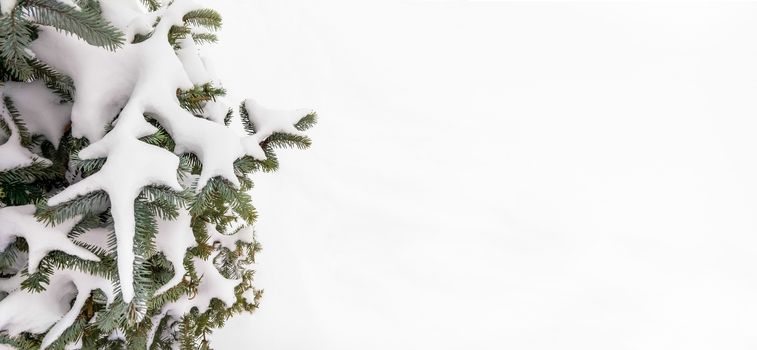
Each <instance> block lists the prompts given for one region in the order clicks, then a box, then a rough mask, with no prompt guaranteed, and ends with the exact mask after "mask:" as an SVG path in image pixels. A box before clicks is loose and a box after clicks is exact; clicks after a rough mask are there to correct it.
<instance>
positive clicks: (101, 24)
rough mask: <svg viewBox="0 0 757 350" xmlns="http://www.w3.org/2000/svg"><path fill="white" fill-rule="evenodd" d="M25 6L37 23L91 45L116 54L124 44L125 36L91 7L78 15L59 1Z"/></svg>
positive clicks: (29, 0)
mask: <svg viewBox="0 0 757 350" xmlns="http://www.w3.org/2000/svg"><path fill="white" fill-rule="evenodd" d="M23 4H24V7H25V8H26V9H27V12H28V13H29V15H30V17H31V18H32V19H33V20H34V21H35V22H36V23H39V24H42V25H48V26H52V27H55V28H57V29H60V30H62V31H65V32H68V33H71V34H74V35H77V36H79V37H80V38H82V39H84V41H86V42H87V43H89V44H91V45H94V46H101V47H104V48H107V49H109V50H115V49H117V48H119V47H121V46H122V45H123V44H124V35H123V33H121V32H120V31H119V30H118V29H117V28H116V27H114V26H112V25H110V24H109V23H107V22H106V21H104V20H103V19H102V17H101V16H100V14H99V13H97V12H96V11H93V10H92V9H91V8H89V7H85V8H82V10H81V11H79V10H77V9H76V8H74V7H72V6H70V5H67V4H64V3H61V2H59V1H57V0H23Z"/></svg>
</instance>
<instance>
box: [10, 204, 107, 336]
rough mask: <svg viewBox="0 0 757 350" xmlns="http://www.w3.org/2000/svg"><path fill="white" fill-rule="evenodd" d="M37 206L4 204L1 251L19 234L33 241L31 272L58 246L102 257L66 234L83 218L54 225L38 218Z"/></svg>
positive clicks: (73, 252) (84, 256)
mask: <svg viewBox="0 0 757 350" xmlns="http://www.w3.org/2000/svg"><path fill="white" fill-rule="evenodd" d="M34 210H35V207H34V205H24V206H14V207H5V208H0V222H2V223H3V225H2V226H0V251H2V250H5V248H6V247H8V245H9V244H10V243H13V241H14V240H15V238H16V237H23V238H24V239H25V240H26V243H27V244H28V245H29V273H34V272H36V271H37V267H38V266H39V262H40V261H41V260H42V258H44V257H45V256H46V255H47V253H49V252H51V251H56V250H57V251H61V252H64V253H66V254H69V255H75V256H78V257H80V258H82V259H84V260H92V261H100V258H98V257H97V255H95V254H93V253H91V252H90V251H89V250H87V249H84V248H82V247H80V246H78V245H76V244H74V243H73V242H71V240H69V239H68V237H67V236H66V235H67V234H68V233H69V232H70V231H71V229H72V228H73V227H74V226H75V225H76V224H77V223H78V222H79V219H77V218H75V219H69V220H67V221H65V222H62V223H60V224H58V225H56V226H52V227H50V226H47V225H46V224H44V223H41V222H39V221H37V219H36V218H35V217H34ZM0 328H2V327H0Z"/></svg>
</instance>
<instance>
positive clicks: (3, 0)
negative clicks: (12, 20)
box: [0, 0, 17, 15]
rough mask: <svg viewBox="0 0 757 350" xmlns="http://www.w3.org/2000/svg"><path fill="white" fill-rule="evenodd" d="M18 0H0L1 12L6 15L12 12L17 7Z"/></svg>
mask: <svg viewBox="0 0 757 350" xmlns="http://www.w3.org/2000/svg"><path fill="white" fill-rule="evenodd" d="M16 2H17V0H0V13H1V14H3V15H5V14H8V13H10V12H11V10H12V9H13V8H14V7H16Z"/></svg>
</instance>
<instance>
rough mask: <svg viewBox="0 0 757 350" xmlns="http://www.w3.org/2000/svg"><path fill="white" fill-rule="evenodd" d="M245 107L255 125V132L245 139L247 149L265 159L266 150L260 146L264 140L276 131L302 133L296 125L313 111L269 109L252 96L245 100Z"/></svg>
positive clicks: (249, 152) (255, 155)
mask: <svg viewBox="0 0 757 350" xmlns="http://www.w3.org/2000/svg"><path fill="white" fill-rule="evenodd" d="M244 108H245V109H246V110H247V113H248V114H249V118H250V121H251V122H252V123H253V124H254V125H255V133H254V134H253V135H250V136H247V137H246V138H245V139H244V141H243V142H244V146H245V151H246V152H247V154H249V155H251V156H253V157H255V158H257V159H265V152H263V149H262V148H260V143H261V142H263V140H265V139H267V138H268V137H269V136H271V135H272V134H273V133H275V132H282V133H288V134H294V135H302V134H303V133H302V132H300V131H299V130H297V129H296V128H295V127H294V125H295V124H297V122H299V121H300V119H302V118H303V117H305V116H307V115H308V114H310V113H313V111H312V110H309V109H296V110H276V109H269V108H267V107H264V106H262V105H260V103H258V102H257V101H255V100H254V99H251V98H249V99H246V100H245V101H244Z"/></svg>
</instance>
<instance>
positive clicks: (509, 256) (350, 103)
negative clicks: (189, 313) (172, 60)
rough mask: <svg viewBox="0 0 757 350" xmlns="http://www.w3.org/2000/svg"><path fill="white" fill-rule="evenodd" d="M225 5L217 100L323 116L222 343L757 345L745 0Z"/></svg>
mask: <svg viewBox="0 0 757 350" xmlns="http://www.w3.org/2000/svg"><path fill="white" fill-rule="evenodd" d="M214 4H216V5H215V6H217V7H218V8H219V9H220V10H221V13H222V14H223V16H224V31H223V32H222V33H220V34H219V37H220V38H221V42H220V43H219V45H218V48H217V50H218V54H215V55H214V57H215V59H216V62H215V63H216V64H215V67H216V69H217V70H218V74H219V76H221V77H222V78H223V79H224V86H225V87H226V88H227V89H228V90H229V91H230V92H232V93H236V94H239V95H240V96H246V95H247V96H254V97H255V98H256V99H258V100H260V101H265V102H266V104H270V105H282V106H287V105H288V106H308V107H313V108H314V109H315V110H316V111H318V115H319V117H320V120H319V124H318V125H317V126H316V127H315V128H313V129H312V130H308V135H309V136H310V137H311V138H312V139H313V146H312V147H311V148H310V149H309V150H307V151H304V152H301V151H283V152H280V153H279V154H278V156H279V161H280V163H281V169H280V170H279V171H278V172H276V173H273V174H263V175H258V176H256V177H255V188H254V189H253V191H252V194H253V198H254V201H255V205H256V208H257V209H258V211H259V213H260V219H259V222H258V224H257V225H256V234H257V239H258V240H259V241H260V242H261V244H262V246H263V251H262V252H261V253H260V254H259V255H258V256H257V259H256V261H257V264H256V270H257V272H256V274H255V281H256V282H255V285H256V287H257V288H261V289H265V294H264V297H263V299H262V301H261V308H260V309H259V310H258V311H256V313H255V314H253V315H251V316H244V317H238V318H234V319H231V320H229V322H228V323H227V327H226V328H224V329H221V330H218V331H215V332H214V337H213V339H212V343H213V346H214V348H216V349H218V350H235V349H266V350H292V349H309V350H352V349H361V350H379V349H380V350H385V349H392V350H411V349H434V350H458V349H466V350H490V349H514V350H515V349H517V350H556V349H559V350H608V349H629V350H671V349H687V350H721V349H729V350H753V349H755V348H756V347H757V332H755V329H757V298H755V295H757V273H755V272H756V271H757V270H755V266H757V215H755V213H757V181H755V179H757V161H755V160H756V159H757V157H755V156H756V155H757V138H756V137H755V131H756V130H757V118H755V116H757V104H755V99H754V97H755V96H757V84H755V82H757V65H755V62H757V45H756V44H755V41H754V37H755V33H757V4H755V3H753V2H728V3H717V2H716V1H708V2H693V1H618V2H615V1H582V2H572V1H550V2H541V1H540V2H535V3H528V2H524V1H520V2H505V1H416V0H355V1H338V0H325V1H308V0H257V1H235V0H218V1H216V2H214Z"/></svg>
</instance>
